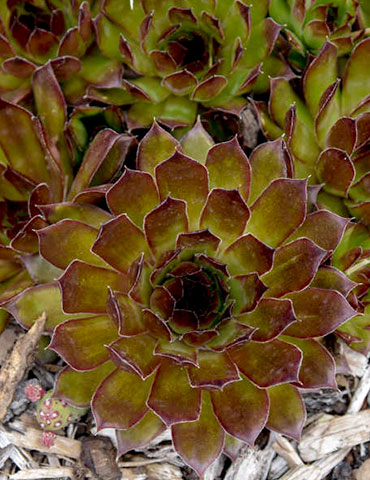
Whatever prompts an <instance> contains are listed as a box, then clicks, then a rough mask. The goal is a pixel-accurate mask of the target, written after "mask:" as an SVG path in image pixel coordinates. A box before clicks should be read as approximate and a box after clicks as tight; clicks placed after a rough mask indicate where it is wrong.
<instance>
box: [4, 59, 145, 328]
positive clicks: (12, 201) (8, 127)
mask: <svg viewBox="0 0 370 480" xmlns="http://www.w3.org/2000/svg"><path fill="white" fill-rule="evenodd" d="M33 83H34V87H35V88H34V90H35V100H36V107H35V108H36V111H37V114H38V116H37V117H35V116H33V115H32V113H31V112H29V111H28V110H27V109H25V108H23V107H21V106H20V105H16V104H14V103H11V102H7V101H5V100H0V153H1V158H0V207H1V210H0V214H1V216H0V265H1V275H0V305H1V304H2V303H4V302H6V301H8V300H9V299H10V298H11V297H12V296H14V295H16V294H17V293H19V292H21V291H22V290H24V289H25V288H27V287H29V286H31V285H33V284H35V283H45V282H48V281H52V280H54V278H56V277H57V276H58V275H59V274H60V271H58V270H57V269H56V268H55V267H53V266H52V265H51V264H49V263H48V262H45V261H43V259H42V258H41V257H40V256H39V255H38V241H37V236H36V233H35V231H36V230H38V229H40V228H44V227H45V226H47V225H48V223H47V222H46V220H45V218H44V217H43V215H42V212H41V210H40V209H39V206H40V205H43V204H50V203H57V204H58V203H60V202H64V205H65V207H66V211H68V214H67V215H69V216H75V217H76V215H77V217H78V216H79V215H80V216H81V215H82V216H83V215H84V213H83V212H85V211H87V212H88V211H89V208H93V204H94V203H97V202H99V201H100V199H102V198H103V199H104V195H105V192H106V190H107V189H108V188H109V182H110V181H111V180H112V178H114V177H115V176H116V175H118V174H119V172H120V171H121V169H122V166H123V163H124V162H125V160H126V156H127V154H128V152H129V150H130V148H131V146H133V145H134V144H136V140H135V138H134V137H133V136H131V135H128V134H126V133H121V132H122V131H123V130H124V125H125V124H124V121H123V118H122V115H121V113H120V112H119V111H118V109H117V108H115V107H106V108H102V107H91V106H88V105H85V106H81V107H77V108H76V109H75V110H74V111H73V112H72V113H71V115H69V118H68V117H67V104H66V101H65V98H64V96H63V93H62V91H61V88H60V86H59V84H58V82H57V80H56V77H55V75H54V72H53V69H52V68H51V65H50V63H48V64H46V65H44V66H43V67H40V68H39V69H38V70H37V71H36V72H35V74H34V76H33ZM108 126H111V127H112V128H107V127H108ZM113 128H114V129H115V130H113ZM24 152H27V155H25V154H24ZM67 206H68V207H67ZM104 218H105V219H106V218H107V217H106V216H105V217H104ZM2 315H3V314H2ZM1 323H2V327H3V328H4V327H5V320H4V321H2V322H1ZM0 328H1V327H0Z"/></svg>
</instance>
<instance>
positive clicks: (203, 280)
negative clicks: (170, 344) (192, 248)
mask: <svg viewBox="0 0 370 480" xmlns="http://www.w3.org/2000/svg"><path fill="white" fill-rule="evenodd" d="M179 256H181V253H180V254H179ZM171 263H172V265H171ZM164 270H165V273H162V275H161V276H160V278H159V280H158V278H157V279H156V281H157V282H158V283H157V284H156V285H155V287H154V289H153V292H152V294H151V297H150V306H151V308H152V311H154V312H155V313H156V314H159V315H160V316H161V318H163V319H164V320H165V322H167V325H168V327H169V328H170V330H171V332H172V333H173V334H174V335H175V336H177V335H180V336H181V335H184V334H186V333H190V332H199V331H205V330H207V331H209V330H214V329H216V328H217V326H218V324H219V323H220V322H221V321H222V320H223V319H225V318H228V317H229V316H230V306H231V304H232V302H231V300H230V288H229V286H228V284H227V278H228V272H227V269H226V266H225V265H224V264H222V263H219V262H217V261H216V260H214V259H213V258H211V257H208V256H207V255H205V254H196V255H193V256H192V257H191V258H190V259H186V260H180V261H179V260H178V259H177V258H176V259H175V260H172V262H170V264H167V265H166V267H165V269H164ZM155 273H157V272H156V271H155ZM155 273H154V277H155ZM214 334H216V332H214ZM211 336H212V337H213V335H211Z"/></svg>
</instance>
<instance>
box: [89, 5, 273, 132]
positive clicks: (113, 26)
mask: <svg viewBox="0 0 370 480" xmlns="http://www.w3.org/2000/svg"><path fill="white" fill-rule="evenodd" d="M180 3H181V5H180V4H179V3H178V2H173V1H172V0H165V1H161V2H156V1H151V0H142V1H135V2H133V3H132V4H131V2H130V1H129V0H124V1H122V0H105V1H104V2H102V6H101V11H102V13H101V14H99V15H98V16H97V17H96V19H95V26H96V32H97V42H98V45H99V48H100V50H101V52H102V53H103V55H104V56H105V57H107V58H110V59H115V60H118V61H120V62H123V63H124V64H125V65H126V67H129V69H130V71H129V72H127V75H124V81H123V83H122V85H120V86H119V87H117V86H112V88H96V87H94V86H92V87H90V88H89V90H88V96H89V97H90V98H93V99H97V100H99V101H103V102H107V103H112V104H116V105H131V104H133V105H132V106H131V107H130V108H129V110H128V113H127V120H128V125H129V127H131V128H136V127H147V126H150V125H151V124H152V121H153V118H157V120H159V121H161V122H162V123H163V124H165V125H167V126H169V127H171V128H172V127H179V126H189V127H190V126H192V125H193V123H194V121H195V118H196V114H197V108H198V105H199V104H202V105H204V106H205V107H212V108H220V109H226V110H227V111H232V112H235V113H237V114H238V113H239V112H240V111H241V109H242V108H243V107H244V106H245V105H246V100H245V99H243V98H242V95H244V94H245V93H248V92H249V91H250V90H251V88H252V86H253V84H254V82H255V81H256V79H257V77H258V75H259V73H260V70H261V66H262V62H263V61H264V60H265V59H266V57H268V55H269V54H270V53H271V51H272V48H273V45H274V43H275V40H276V37H277V35H278V32H279V29H280V27H279V26H278V25H277V24H276V23H275V22H274V21H273V20H272V19H271V18H268V17H267V16H266V15H267V11H268V1H267V0H261V1H259V2H257V3H256V2H254V4H253V2H252V1H249V0H242V1H239V0H231V1H226V2H225V1H221V0H218V1H214V0H210V1H209V0H207V1H204V2H201V3H199V2H198V1H196V0H184V1H183V2H180ZM179 5H180V6H179ZM276 62H277V60H276ZM276 62H275V63H276ZM279 66H280V67H279V68H282V64H281V63H279ZM128 73H130V74H128Z"/></svg>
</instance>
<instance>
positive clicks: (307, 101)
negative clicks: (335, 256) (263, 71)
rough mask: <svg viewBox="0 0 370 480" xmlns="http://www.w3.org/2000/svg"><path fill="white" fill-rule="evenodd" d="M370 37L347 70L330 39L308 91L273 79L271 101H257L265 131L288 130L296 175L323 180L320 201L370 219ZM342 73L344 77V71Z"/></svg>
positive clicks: (306, 79) (307, 79)
mask: <svg viewBox="0 0 370 480" xmlns="http://www.w3.org/2000/svg"><path fill="white" fill-rule="evenodd" d="M369 67H370V39H369V38H368V39H366V40H363V41H362V42H360V43H359V44H358V45H357V46H356V47H355V49H354V50H353V52H352V54H351V55H350V57H349V59H348V61H347V62H346V67H345V71H344V73H342V72H341V71H340V69H339V62H338V50H337V47H336V46H335V45H334V44H332V43H331V42H327V43H326V44H325V45H324V46H323V48H322V49H321V51H320V53H319V55H318V56H317V57H316V58H314V59H313V61H312V62H311V63H310V65H309V67H308V68H307V70H306V72H305V74H304V76H303V79H302V92H301V91H300V89H299V88H295V87H294V82H293V83H290V82H289V81H288V80H286V79H284V78H276V79H272V80H271V92H270V99H269V103H268V105H266V104H264V103H259V102H257V103H256V108H257V111H258V112H259V117H260V120H261V125H262V127H263V129H264V132H265V135H266V136H267V138H269V139H276V138H278V137H279V136H280V135H282V134H284V133H285V135H286V140H287V144H288V147H289V150H290V152H291V154H292V157H293V161H294V166H295V175H296V177H298V178H305V177H307V176H310V183H312V184H313V183H319V184H322V185H323V189H322V191H321V192H320V193H319V194H318V205H319V206H320V207H323V208H328V209H331V210H333V211H334V212H336V213H338V214H340V215H343V216H351V215H352V216H354V217H356V218H357V219H359V220H361V221H362V222H363V223H365V224H366V225H369V224H370V201H369V200H370V166H369V142H370V97H369V92H370V79H369V75H368V74H367V71H368V68H369ZM340 74H341V76H342V79H341V80H338V75H340Z"/></svg>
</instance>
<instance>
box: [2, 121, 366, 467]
mask: <svg viewBox="0 0 370 480" xmlns="http://www.w3.org/2000/svg"><path fill="white" fill-rule="evenodd" d="M191 157H193V158H191ZM290 176H291V162H290V158H289V156H288V155H287V152H286V149H285V146H284V143H283V141H282V140H281V139H278V140H276V141H274V142H267V143H265V144H262V145H260V146H259V147H258V148H257V149H255V151H254V152H253V153H252V155H251V157H250V159H249V160H248V158H247V157H246V155H245V153H244V152H243V151H242V149H241V148H240V146H239V144H238V142H237V140H236V138H234V139H233V140H230V141H228V142H225V143H220V144H216V145H214V144H213V141H212V139H211V138H210V137H209V136H208V134H207V133H206V132H205V131H204V130H203V129H202V127H201V124H200V123H199V122H198V123H197V124H196V125H195V127H193V129H192V130H191V131H190V132H189V133H188V134H187V135H186V136H185V137H184V138H183V139H182V141H181V143H179V142H178V141H177V140H175V138H173V137H172V136H171V135H170V134H168V133H167V132H166V131H164V130H163V129H161V128H160V127H159V126H158V125H157V124H154V125H153V127H152V128H151V130H150V131H149V132H148V134H147V135H146V136H145V137H144V139H143V140H142V142H141V143H140V144H139V148H138V154H137V170H130V169H126V171H125V172H124V174H123V175H122V176H121V177H120V178H119V180H118V181H117V182H116V183H115V184H114V185H113V186H112V187H111V188H110V189H109V190H108V191H107V192H106V202H107V205H108V206H109V210H110V211H109V212H108V211H105V210H102V209H100V208H98V207H96V206H91V205H90V206H89V207H90V208H89V212H88V214H87V213H86V212H85V214H84V216H82V215H81V216H80V217H77V216H71V214H70V211H68V208H69V207H68V206H67V205H66V204H63V203H61V204H51V205H44V206H40V207H39V208H40V210H41V212H42V214H43V217H44V219H45V221H47V222H48V223H49V224H50V225H48V226H46V227H45V228H42V229H40V230H38V231H37V235H38V240H39V249H40V255H41V256H42V257H43V259H44V261H46V262H49V263H50V265H53V266H54V267H55V268H57V269H61V270H64V272H63V273H62V274H61V276H60V278H59V279H58V283H55V282H52V283H48V284H43V285H38V286H35V287H31V288H29V289H27V290H25V291H24V292H22V293H21V294H19V295H18V296H16V297H13V298H12V299H11V300H10V301H9V302H8V303H7V304H6V305H5V308H6V309H7V310H8V311H9V312H10V313H12V314H13V315H14V317H15V318H16V319H17V320H18V321H19V322H20V323H21V324H22V325H23V326H25V327H29V326H30V325H32V323H33V322H34V321H35V319H36V318H37V317H38V315H39V314H40V312H41V311H46V313H47V324H46V328H47V330H48V331H52V330H53V329H54V334H53V337H52V342H51V345H50V348H51V349H53V350H55V351H56V352H57V353H58V354H59V355H60V356H61V357H62V358H63V359H64V360H65V361H66V362H67V364H68V366H67V367H66V368H65V369H64V370H63V371H62V373H61V374H60V375H59V377H58V381H57V384H56V387H55V395H56V396H57V397H58V398H61V399H64V400H66V401H67V402H70V403H71V404H72V405H75V406H77V407H86V406H88V405H89V404H90V402H91V407H92V411H93V414H94V417H95V420H96V423H97V427H98V430H101V429H104V428H108V427H110V428H115V429H116V430H117V439H118V453H119V455H121V454H123V453H124V452H126V451H128V450H131V449H134V448H136V447H139V446H142V445H145V444H146V443H148V442H149V441H150V440H151V439H152V438H154V437H156V436H157V435H158V434H159V433H161V432H162V431H163V430H164V429H165V428H166V427H171V430H172V437H173V442H174V446H175V449H176V450H177V452H178V453H179V455H180V456H181V457H182V458H183V459H184V460H185V462H186V463H188V464H189V465H190V466H191V467H192V468H193V469H195V470H196V471H197V472H198V474H200V475H202V474H203V472H204V471H205V469H206V468H207V467H208V466H209V465H210V464H211V463H212V462H213V461H214V460H215V458H217V457H218V455H219V454H220V453H221V452H222V451H223V450H224V451H225V452H226V453H227V454H228V455H230V456H231V457H233V456H234V454H235V452H236V450H237V447H238V444H240V443H241V442H247V443H249V444H253V443H254V441H255V439H256V437H257V436H258V434H259V432H260V431H261V430H262V428H263V427H264V426H267V427H268V428H270V429H272V430H277V431H279V432H282V433H284V434H286V435H288V436H291V437H293V438H299V435H300V431H301V429H302V427H303V424H304V421H305V409H304V404H303V402H302V398H301V394H300V389H305V388H316V387H335V376H334V375H335V367H334V362H333V359H332V357H331V356H330V354H329V353H328V351H327V350H326V349H325V347H324V345H323V342H322V338H323V337H325V336H326V335H327V334H329V333H331V332H333V331H334V330H335V329H337V328H338V327H339V326H340V325H342V324H344V323H345V322H347V321H348V320H350V319H351V318H352V317H353V316H354V315H355V314H356V313H357V312H356V311H355V310H354V309H353V308H352V307H351V306H350V304H349V303H348V301H347V300H346V299H345V297H344V295H343V294H342V293H341V292H339V291H338V289H337V288H336V286H335V282H333V283H331V280H330V279H329V280H328V282H327V283H326V286H325V287H321V286H315V283H314V282H315V277H316V276H317V274H318V272H319V270H320V266H322V264H323V263H324V262H325V260H326V259H327V258H328V256H329V255H330V252H332V251H333V250H334V249H335V248H336V247H337V245H338V243H339V242H340V240H341V238H342V235H343V232H344V230H345V228H346V226H347V224H348V220H346V219H343V218H342V217H340V216H338V215H336V214H334V213H331V212H329V211H325V210H321V211H317V212H313V213H309V214H307V213H306V211H307V205H308V203H307V182H306V180H300V179H291V178H289V177H290ZM56 244H58V248H55V245H56Z"/></svg>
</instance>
